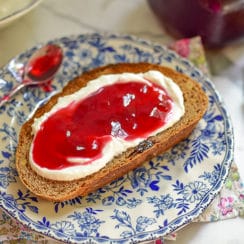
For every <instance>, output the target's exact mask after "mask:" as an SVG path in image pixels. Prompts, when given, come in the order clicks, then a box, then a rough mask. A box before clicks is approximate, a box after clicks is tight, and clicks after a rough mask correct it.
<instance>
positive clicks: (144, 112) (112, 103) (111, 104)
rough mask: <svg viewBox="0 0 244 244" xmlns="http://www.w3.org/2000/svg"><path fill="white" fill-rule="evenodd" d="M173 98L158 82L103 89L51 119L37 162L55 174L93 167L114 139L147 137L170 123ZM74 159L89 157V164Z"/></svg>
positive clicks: (38, 143)
mask: <svg viewBox="0 0 244 244" xmlns="http://www.w3.org/2000/svg"><path fill="white" fill-rule="evenodd" d="M171 109H172V99H171V98H170V97H169V96H168V95H167V93H166V91H165V90H164V89H163V88H162V87H160V86H158V85H156V84H153V83H150V82H149V84H146V83H142V82H137V81H130V82H126V83H118V82H116V83H115V84H112V85H108V86H104V87H102V88H99V89H98V90H97V91H96V92H94V93H92V94H90V95H88V96H87V97H86V98H84V99H82V100H80V101H74V102H71V103H70V104H69V105H68V106H66V107H65V108H62V109H59V110H58V111H57V112H55V113H53V114H52V115H51V116H49V117H48V119H46V120H45V121H44V122H43V123H42V124H41V129H40V130H39V131H38V132H37V134H36V136H35V139H34V144H33V159H34V161H35V162H36V163H37V164H38V165H39V166H40V167H45V168H48V169H50V170H54V169H63V168H66V167H70V166H75V165H80V164H84V165H86V164H90V163H92V162H93V160H95V159H98V158H100V157H101V156H102V150H103V148H104V146H105V145H106V143H108V142H109V141H111V139H112V137H115V138H120V139H123V140H128V141H130V140H134V139H137V138H146V137H148V136H149V135H150V134H151V133H152V132H153V131H155V130H157V129H158V128H160V127H161V126H163V125H164V124H165V123H166V122H167V116H168V115H169V114H170V111H171ZM70 158H85V159H86V160H84V161H83V163H77V162H70V160H69V159H70Z"/></svg>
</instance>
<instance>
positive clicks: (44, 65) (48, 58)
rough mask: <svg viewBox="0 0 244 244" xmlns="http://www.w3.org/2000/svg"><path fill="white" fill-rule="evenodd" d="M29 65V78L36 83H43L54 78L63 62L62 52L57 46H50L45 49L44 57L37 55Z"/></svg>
mask: <svg viewBox="0 0 244 244" xmlns="http://www.w3.org/2000/svg"><path fill="white" fill-rule="evenodd" d="M36 55H37V57H33V59H32V60H31V62H30V63H29V66H28V70H27V74H28V77H30V78H31V79H33V80H35V81H43V80H46V79H47V78H52V76H53V75H54V74H55V72H56V71H57V69H58V68H59V65H60V63H61V62H62V58H63V54H62V50H61V49H60V48H59V47H58V46H55V45H48V46H46V47H45V48H44V50H43V53H42V55H40V56H39V53H37V54H36Z"/></svg>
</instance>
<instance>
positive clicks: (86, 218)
mask: <svg viewBox="0 0 244 244" xmlns="http://www.w3.org/2000/svg"><path fill="white" fill-rule="evenodd" d="M100 211H101V210H93V209H92V208H87V209H86V211H84V212H83V213H80V212H74V214H72V215H69V216H68V218H72V219H73V220H74V221H77V223H78V224H79V227H80V230H81V231H82V233H80V234H81V235H82V236H92V235H94V234H95V235H98V229H99V227H100V225H101V224H102V223H104V221H101V220H99V219H98V218H96V214H97V212H100Z"/></svg>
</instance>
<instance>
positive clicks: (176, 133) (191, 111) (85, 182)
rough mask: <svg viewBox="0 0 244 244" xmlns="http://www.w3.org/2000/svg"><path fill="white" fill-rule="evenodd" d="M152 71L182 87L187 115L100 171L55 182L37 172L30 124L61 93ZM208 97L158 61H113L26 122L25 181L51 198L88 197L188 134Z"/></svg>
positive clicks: (19, 164) (20, 155)
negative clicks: (108, 76)
mask: <svg viewBox="0 0 244 244" xmlns="http://www.w3.org/2000/svg"><path fill="white" fill-rule="evenodd" d="M149 70H158V71H160V72H162V73H163V74H164V75H166V76H169V77H171V78H172V79H173V80H174V82H176V83H177V84H178V86H179V87H180V88H181V90H182V92H183V96H184V104H185V114H184V116H183V117H182V118H181V119H180V121H178V122H177V123H176V124H175V125H174V126H173V127H171V128H169V129H167V130H165V131H163V132H161V133H159V134H157V135H156V136H151V137H149V138H148V139H146V140H145V141H144V142H142V143H140V144H139V145H138V146H136V147H133V148H130V149H128V150H127V151H126V152H124V153H122V154H121V155H119V156H117V157H115V158H114V159H113V160H112V161H110V162H109V163H108V164H107V165H106V166H105V167H104V168H103V169H101V170H100V171H98V172H96V173H94V174H92V175H89V176H87V177H84V178H82V179H78V180H73V181H54V180H50V179H46V178H44V177H42V176H40V175H38V174H37V173H36V172H35V171H33V170H32V168H31V167H30V164H29V150H30V145H31V142H32V140H33V135H32V129H31V125H32V123H33V121H34V118H38V117H40V116H42V115H43V114H44V113H45V112H47V111H49V110H50V109H51V108H52V107H53V106H54V105H55V104H56V102H57V99H58V98H59V97H60V96H64V95H68V94H71V93H74V92H75V91H77V90H79V89H80V88H81V87H84V86H85V85H86V84H87V82H88V81H89V80H93V79H95V78H97V77H99V76H101V75H104V74H116V73H124V72H132V73H141V72H142V73H144V72H147V71H149ZM207 106H208V98H207V96H206V94H205V93H204V91H203V90H202V88H201V86H200V84H199V83H198V82H196V81H194V80H192V79H191V78H189V77H188V76H185V75H183V74H180V73H177V72H176V71H174V70H172V69H170V68H167V67H163V66H160V65H156V64H149V63H134V64H129V63H125V64H114V65H108V66H104V67H100V68H96V69H94V70H92V71H89V72H86V73H84V74H82V75H81V76H79V77H77V78H75V79H74V80H72V81H70V82H69V83H68V84H67V85H66V86H65V87H64V88H63V90H62V91H61V92H60V93H58V94H56V95H55V96H53V97H52V98H51V99H50V100H49V101H48V102H47V103H46V104H45V105H44V106H42V107H40V108H39V109H38V110H37V111H36V112H35V113H34V115H33V116H32V118H31V119H30V120H28V121H27V122H26V123H24V124H23V126H22V128H21V130H20V134H19V142H18V146H17V150H16V168H17V171H18V174H19V178H20V180H21V181H22V183H23V184H24V185H25V186H26V187H27V188H28V189H29V190H30V191H31V192H33V193H34V194H36V195H37V196H39V197H41V198H44V199H47V200H49V201H56V202H59V201H64V200H69V199H72V198H74V197H77V196H80V195H81V196H85V195H87V194H88V193H90V192H93V191H95V190H97V189H99V188H101V187H103V186H105V185H106V184H109V183H110V182H112V181H114V180H116V179H118V178H119V177H121V176H123V175H125V174H126V173H128V172H129V171H131V170H133V169H135V168H137V167H139V166H140V165H142V164H143V163H144V162H145V161H146V160H148V159H151V158H153V157H154V156H156V155H158V154H160V153H163V152H165V151H167V150H168V149H169V148H171V147H173V146H174V145H176V144H177V143H179V142H180V141H182V140H184V139H185V138H187V137H188V136H189V134H190V133H191V132H192V130H193V129H194V128H195V126H196V124H197V123H198V121H199V120H200V119H201V118H202V116H203V115H204V113H205V112H206V110H207Z"/></svg>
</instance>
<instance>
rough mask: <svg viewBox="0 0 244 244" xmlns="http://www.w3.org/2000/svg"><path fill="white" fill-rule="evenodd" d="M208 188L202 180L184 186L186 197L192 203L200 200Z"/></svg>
mask: <svg viewBox="0 0 244 244" xmlns="http://www.w3.org/2000/svg"><path fill="white" fill-rule="evenodd" d="M207 189H208V188H207V186H206V185H205V184H204V183H203V182H201V181H194V182H191V183H189V184H188V185H185V187H184V190H183V196H184V199H185V200H187V201H189V202H191V203H193V202H195V201H198V200H200V199H201V198H202V197H203V196H204V195H205V194H206V192H207Z"/></svg>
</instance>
